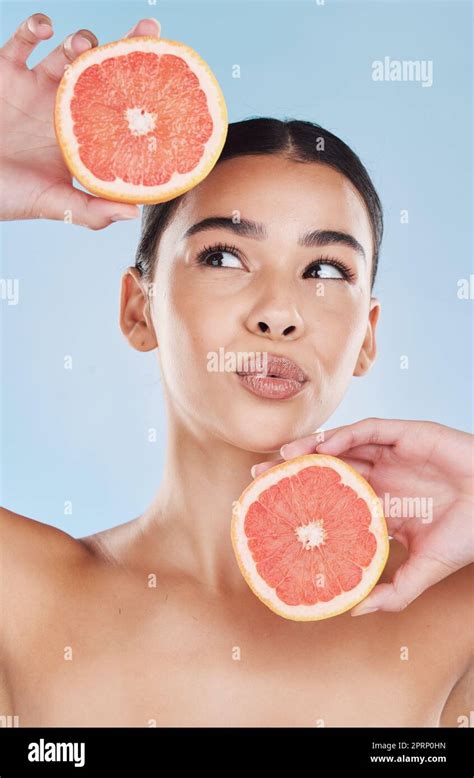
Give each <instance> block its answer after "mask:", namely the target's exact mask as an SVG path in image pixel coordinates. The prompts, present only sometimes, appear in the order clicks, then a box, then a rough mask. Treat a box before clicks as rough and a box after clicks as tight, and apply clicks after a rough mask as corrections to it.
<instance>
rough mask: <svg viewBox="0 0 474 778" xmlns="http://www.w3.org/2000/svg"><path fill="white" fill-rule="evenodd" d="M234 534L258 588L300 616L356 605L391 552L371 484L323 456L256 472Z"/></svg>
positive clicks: (269, 601) (235, 514)
mask: <svg viewBox="0 0 474 778" xmlns="http://www.w3.org/2000/svg"><path fill="white" fill-rule="evenodd" d="M231 539H232V546H233V549H234V552H235V555H236V558H237V562H238V565H239V568H240V571H241V573H242V575H243V576H244V578H245V580H246V581H247V583H248V585H249V586H250V588H251V589H252V591H253V592H254V594H256V595H257V597H259V598H260V600H261V601H262V602H263V603H265V605H267V606H268V607H269V608H270V609H271V610H272V611H274V612H275V613H278V614H279V615H280V616H283V617H284V618H287V619H293V620H295V621H317V620H319V619H326V618H329V617H331V616H336V615H338V614H340V613H343V612H344V611H347V610H349V609H350V608H352V607H354V606H355V605H356V604H357V603H358V602H360V601H361V600H363V599H364V598H365V597H367V595H368V594H369V592H370V591H371V590H372V589H373V587H374V586H375V584H376V583H377V581H378V579H379V578H380V576H381V574H382V572H383V569H384V567H385V564H386V561H387V558H388V553H389V538H388V531H387V525H386V522H385V518H384V515H383V511H382V506H381V503H380V500H379V499H378V497H377V495H376V494H375V492H374V491H373V489H372V487H371V486H370V485H369V484H368V483H367V481H366V480H365V479H364V478H362V476H361V475H359V473H357V472H356V470H354V468H352V467H351V466H350V465H348V464H347V463H345V462H344V461H342V460H341V459H338V458H337V457H333V456H328V455H324V454H307V455H304V456H300V457H296V458H295V459H291V460H289V461H287V462H283V463H281V464H278V465H275V466H274V467H272V468H270V469H269V470H266V471H264V472H263V473H262V474H261V475H259V476H258V477H257V478H256V479H255V480H254V481H253V482H252V483H251V484H250V485H249V486H248V487H247V488H246V489H245V490H244V491H243V492H242V494H241V496H240V497H239V499H238V500H237V501H236V502H234V504H233V511H232V522H231Z"/></svg>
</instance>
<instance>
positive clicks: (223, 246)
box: [196, 243, 356, 281]
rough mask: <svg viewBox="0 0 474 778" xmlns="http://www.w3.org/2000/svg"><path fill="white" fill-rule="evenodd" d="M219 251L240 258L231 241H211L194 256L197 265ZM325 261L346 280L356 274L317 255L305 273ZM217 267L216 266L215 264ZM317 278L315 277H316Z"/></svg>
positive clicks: (349, 279)
mask: <svg viewBox="0 0 474 778" xmlns="http://www.w3.org/2000/svg"><path fill="white" fill-rule="evenodd" d="M219 251H229V252H230V253H231V254H235V255H236V256H237V257H238V258H239V259H242V257H241V254H240V251H239V249H238V248H237V246H234V245H233V244H232V243H213V244H211V245H210V246H204V248H203V249H202V250H201V251H200V252H199V254H198V256H197V257H196V263H197V264H198V265H202V264H204V260H205V259H206V258H207V257H208V255H209V254H214V253H217V252H219ZM323 262H324V263H326V264H329V265H334V267H337V268H338V270H340V271H341V272H342V273H343V274H344V276H345V277H346V278H347V280H348V281H353V280H354V279H355V277H356V274H355V273H354V271H353V270H351V268H350V267H348V265H346V264H345V263H344V262H341V260H339V259H334V257H328V256H326V257H319V258H318V259H316V260H313V261H312V262H311V263H310V264H309V265H308V267H307V268H306V269H305V271H304V272H305V273H307V272H308V270H310V269H311V268H312V267H314V265H320V264H321V263H323ZM217 267H218V266H217ZM316 280H317V279H316Z"/></svg>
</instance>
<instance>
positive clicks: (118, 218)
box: [110, 212, 140, 222]
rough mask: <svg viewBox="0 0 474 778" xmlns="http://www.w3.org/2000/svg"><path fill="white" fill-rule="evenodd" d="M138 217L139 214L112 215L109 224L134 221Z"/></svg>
mask: <svg viewBox="0 0 474 778" xmlns="http://www.w3.org/2000/svg"><path fill="white" fill-rule="evenodd" d="M138 216H140V212H138V213H113V214H112V216H110V221H111V222H118V221H121V220H122V219H136V218H137V217H138Z"/></svg>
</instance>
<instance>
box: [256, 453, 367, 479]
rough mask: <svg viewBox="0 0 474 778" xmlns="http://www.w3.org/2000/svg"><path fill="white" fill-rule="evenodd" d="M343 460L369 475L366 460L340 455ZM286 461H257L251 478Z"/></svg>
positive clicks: (363, 474) (362, 474) (361, 472)
mask: <svg viewBox="0 0 474 778" xmlns="http://www.w3.org/2000/svg"><path fill="white" fill-rule="evenodd" d="M341 459H342V460H343V462H346V463H347V464H348V465H350V466H351V467H353V468H354V470H357V472H358V473H360V475H361V476H362V477H363V478H367V477H368V476H369V475H370V470H371V465H370V464H368V463H367V462H364V461H363V460H362V459H355V458H352V457H341ZM285 461H287V460H286V459H275V460H273V461H267V462H259V463H258V464H257V465H254V466H253V467H252V468H251V470H250V473H251V475H252V478H256V477H257V476H258V475H261V474H262V473H264V472H265V470H269V468H270V467H274V466H275V465H279V464H280V463H281V462H285Z"/></svg>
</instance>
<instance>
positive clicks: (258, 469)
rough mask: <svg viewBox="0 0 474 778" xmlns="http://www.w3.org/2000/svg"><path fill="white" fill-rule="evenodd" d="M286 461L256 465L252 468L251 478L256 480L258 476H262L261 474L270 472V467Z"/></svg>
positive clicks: (275, 460)
mask: <svg viewBox="0 0 474 778" xmlns="http://www.w3.org/2000/svg"><path fill="white" fill-rule="evenodd" d="M284 461H285V460H284V459H274V460H273V462H259V463H258V465H254V466H253V467H252V468H250V473H251V476H252V478H256V477H257V476H258V475H261V473H264V472H265V470H269V468H270V467H274V466H275V465H279V464H280V462H284Z"/></svg>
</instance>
